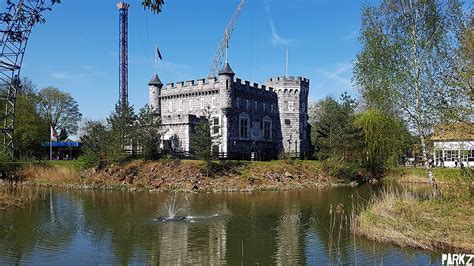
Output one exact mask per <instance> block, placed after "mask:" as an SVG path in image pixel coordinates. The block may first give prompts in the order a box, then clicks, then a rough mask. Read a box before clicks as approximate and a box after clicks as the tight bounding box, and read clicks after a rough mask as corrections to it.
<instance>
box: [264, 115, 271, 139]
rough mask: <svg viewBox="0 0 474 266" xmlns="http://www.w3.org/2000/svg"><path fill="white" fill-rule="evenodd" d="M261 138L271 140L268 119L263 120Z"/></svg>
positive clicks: (269, 121)
mask: <svg viewBox="0 0 474 266" xmlns="http://www.w3.org/2000/svg"><path fill="white" fill-rule="evenodd" d="M263 138H264V139H265V140H271V139H272V121H271V120H269V119H265V120H263Z"/></svg>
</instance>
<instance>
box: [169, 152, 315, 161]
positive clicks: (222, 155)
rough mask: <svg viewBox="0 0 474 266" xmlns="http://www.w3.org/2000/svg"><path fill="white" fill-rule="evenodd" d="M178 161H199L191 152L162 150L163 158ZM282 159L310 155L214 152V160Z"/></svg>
mask: <svg viewBox="0 0 474 266" xmlns="http://www.w3.org/2000/svg"><path fill="white" fill-rule="evenodd" d="M167 156H169V157H171V158H178V159H198V158H197V156H196V154H195V153H193V152H191V151H176V150H161V157H162V158H163V157H167ZM281 158H301V159H303V158H308V154H305V153H302V152H292V153H285V154H282V155H281V156H279V155H278V154H276V153H275V152H260V153H258V152H213V153H212V159H213V160H245V161H269V160H275V159H281Z"/></svg>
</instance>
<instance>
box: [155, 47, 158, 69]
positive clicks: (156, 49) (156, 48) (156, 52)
mask: <svg viewBox="0 0 474 266" xmlns="http://www.w3.org/2000/svg"><path fill="white" fill-rule="evenodd" d="M157 57H158V44H156V45H155V74H156V61H158V59H157Z"/></svg>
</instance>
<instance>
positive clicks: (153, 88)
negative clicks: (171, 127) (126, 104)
mask: <svg viewBox="0 0 474 266" xmlns="http://www.w3.org/2000/svg"><path fill="white" fill-rule="evenodd" d="M161 88H163V83H161V80H160V78H159V77H158V75H157V74H156V73H155V74H154V75H153V77H152V78H151V80H150V82H148V105H149V106H150V108H151V109H152V110H153V111H154V112H156V114H157V115H158V116H161V100H160V95H161Z"/></svg>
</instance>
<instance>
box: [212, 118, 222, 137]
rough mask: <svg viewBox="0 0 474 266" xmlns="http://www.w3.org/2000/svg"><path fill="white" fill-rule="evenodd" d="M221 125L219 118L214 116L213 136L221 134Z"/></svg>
mask: <svg viewBox="0 0 474 266" xmlns="http://www.w3.org/2000/svg"><path fill="white" fill-rule="evenodd" d="M219 130H220V124H219V117H218V116H214V117H213V118H212V134H219Z"/></svg>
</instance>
